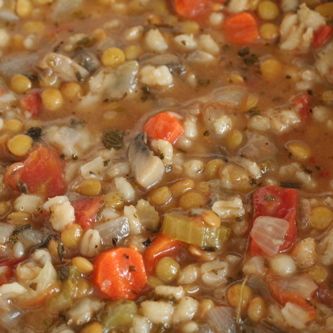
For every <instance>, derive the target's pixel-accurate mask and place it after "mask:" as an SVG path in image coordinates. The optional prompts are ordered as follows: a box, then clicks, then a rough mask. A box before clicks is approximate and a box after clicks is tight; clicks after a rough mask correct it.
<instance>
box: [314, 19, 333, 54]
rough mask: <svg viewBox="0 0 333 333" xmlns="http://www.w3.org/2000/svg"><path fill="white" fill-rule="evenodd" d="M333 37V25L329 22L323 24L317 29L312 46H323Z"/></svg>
mask: <svg viewBox="0 0 333 333" xmlns="http://www.w3.org/2000/svg"><path fill="white" fill-rule="evenodd" d="M332 37H333V27H332V26H331V25H328V24H326V25H322V26H321V27H319V28H318V29H317V30H316V31H315V33H314V35H313V41H312V46H313V47H314V48H320V47H323V46H325V45H326V44H327V43H328V42H329V41H330V39H331V38H332Z"/></svg>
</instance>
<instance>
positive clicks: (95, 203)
mask: <svg viewBox="0 0 333 333" xmlns="http://www.w3.org/2000/svg"><path fill="white" fill-rule="evenodd" d="M103 204H104V202H103V200H102V199H101V198H87V199H79V200H76V201H74V202H72V205H73V207H74V210H75V222H76V223H77V224H79V225H80V226H81V227H82V228H83V229H88V228H90V227H91V225H92V224H93V223H95V222H96V218H97V214H98V212H99V211H100V209H101V208H102V207H103Z"/></svg>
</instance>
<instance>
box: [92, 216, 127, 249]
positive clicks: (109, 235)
mask: <svg viewBox="0 0 333 333" xmlns="http://www.w3.org/2000/svg"><path fill="white" fill-rule="evenodd" d="M95 229H96V230H97V231H98V232H99V234H100V235H101V238H102V242H103V245H104V246H112V245H114V243H118V242H119V241H121V240H122V239H124V238H125V237H127V236H128V235H129V233H130V228H129V223H128V219H127V217H120V218H118V219H115V220H111V221H108V222H105V223H102V224H99V225H97V226H96V227H95Z"/></svg>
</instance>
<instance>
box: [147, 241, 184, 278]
mask: <svg viewBox="0 0 333 333" xmlns="http://www.w3.org/2000/svg"><path fill="white" fill-rule="evenodd" d="M182 247H183V244H182V242H180V241H177V240H174V239H171V238H169V237H167V236H164V235H159V236H157V237H156V238H155V239H154V240H153V242H152V243H151V244H150V245H149V247H148V248H147V249H146V251H145V252H144V254H143V258H144V262H145V266H146V269H147V272H148V273H153V272H154V270H155V266H156V263H157V262H158V261H159V260H160V259H161V258H163V257H166V256H173V255H176V254H177V253H178V252H179V250H180V249H181V248H182Z"/></svg>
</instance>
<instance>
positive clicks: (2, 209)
mask: <svg viewBox="0 0 333 333" xmlns="http://www.w3.org/2000/svg"><path fill="white" fill-rule="evenodd" d="M11 208H12V206H11V204H10V201H1V202H0V217H1V218H2V217H4V216H5V215H6V214H8V213H9V212H10V210H11Z"/></svg>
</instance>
